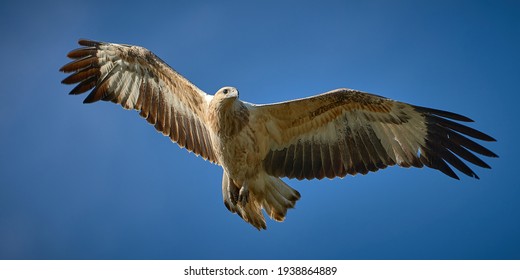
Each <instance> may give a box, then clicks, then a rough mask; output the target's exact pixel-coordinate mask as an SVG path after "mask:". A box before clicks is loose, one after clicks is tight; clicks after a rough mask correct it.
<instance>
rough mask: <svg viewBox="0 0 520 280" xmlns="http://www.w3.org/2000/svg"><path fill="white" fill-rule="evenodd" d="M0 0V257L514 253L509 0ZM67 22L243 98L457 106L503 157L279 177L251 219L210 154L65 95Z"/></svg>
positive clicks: (127, 114) (518, 240) (517, 245)
mask: <svg viewBox="0 0 520 280" xmlns="http://www.w3.org/2000/svg"><path fill="white" fill-rule="evenodd" d="M10 2H12V3H6V2H5V1H4V2H2V4H0V35H1V37H0V38H2V41H1V43H0V48H1V52H0V56H1V57H0V59H1V60H0V61H1V62H2V63H1V64H0V71H1V72H0V74H1V78H0V79H1V81H2V82H1V83H0V117H1V121H0V131H1V137H0V258H2V259H13V258H14V259H518V258H520V203H519V200H520V183H519V181H518V177H517V175H518V174H515V173H516V172H519V171H520V170H519V169H518V164H517V160H518V156H519V152H518V148H517V145H516V144H517V138H518V136H519V135H518V132H517V131H518V129H519V125H518V120H517V114H518V104H519V101H520V98H519V96H518V93H519V90H518V81H519V78H520V71H519V69H520V68H519V65H520V59H519V50H520V43H519V39H520V9H519V4H518V2H517V1H313V2H319V3H320V4H316V3H313V4H309V3H306V2H305V1H257V2H261V3H262V4H260V3H256V4H252V3H249V2H252V1H207V2H201V1H182V2H180V3H178V2H177V1H164V2H153V3H152V2H151V1H119V2H111V3H107V2H108V1H92V0H89V1H61V2H55V3H51V2H46V1H39V2H38V1H33V2H31V3H30V4H28V3H25V2H23V1H10ZM44 2H46V3H44ZM245 2H248V3H247V4H246V3H245ZM79 38H88V39H94V40H101V41H109V42H118V43H128V44H136V45H141V46H144V47H146V48H148V49H150V50H152V51H153V52H155V53H156V54H157V55H158V56H159V57H161V58H162V59H163V60H164V61H166V62H167V63H168V64H169V65H171V66H173V67H174V68H175V69H176V70H177V71H179V72H180V73H181V74H183V75H184V76H185V77H187V78H188V79H190V80H191V81H192V82H194V83H195V84H196V85H198V86H199V87H200V88H201V89H202V90H204V91H206V92H208V93H214V92H215V91H216V90H218V89H219V88H220V87H222V86H225V85H231V86H235V87H237V88H238V89H239V90H240V96H241V98H242V99H243V100H246V101H249V102H254V103H269V102H276V101H284V100H288V99H294V98H300V97H306V96H310V95H314V94H317V93H322V92H325V91H329V90H332V89H335V88H339V87H349V88H354V89H359V90H363V91H367V92H372V93H376V94H379V95H383V96H386V97H389V98H392V99H396V100H400V101H404V102H409V103H412V104H416V105H422V106H428V107H433V108H438V109H444V110H448V111H454V112H457V113H460V114H463V115H466V116H468V117H471V118H473V119H474V120H475V121H476V122H475V123H474V124H472V126H473V127H475V128H477V129H479V130H481V131H484V132H486V133H488V134H490V135H492V136H493V137H495V138H496V139H497V140H498V142H496V143H489V144H488V143H486V146H487V147H488V148H490V149H491V150H493V151H494V152H496V153H497V154H499V155H500V158H499V159H486V161H487V162H488V163H489V164H490V165H491V166H492V167H493V169H492V170H487V169H482V168H478V167H474V170H475V171H476V172H477V174H478V175H479V176H480V177H481V179H480V180H475V179H473V178H468V177H462V176H463V174H460V173H459V175H461V178H462V180H460V181H457V180H453V179H451V178H449V177H447V176H445V175H443V174H442V173H440V172H438V171H436V170H426V169H404V168H397V167H393V168H387V169H386V170H383V171H380V172H377V173H371V174H369V175H366V176H354V177H352V176H349V177H346V178H344V179H335V180H328V179H326V180H322V181H316V180H315V181H297V180H286V182H288V183H289V184H290V185H291V186H292V187H293V188H295V189H297V190H298V191H300V193H301V194H302V198H301V200H300V201H299V202H298V204H297V205H296V209H293V210H290V211H289V213H288V216H287V219H286V221H285V222H283V223H278V222H274V221H271V220H269V221H268V224H267V226H268V230H267V231H261V232H260V231H257V230H256V229H254V228H253V227H252V226H250V225H248V224H246V223H245V222H243V221H242V220H241V219H240V218H239V217H238V216H237V215H233V214H231V213H230V212H228V211H227V209H226V208H225V207H224V204H223V202H222V196H221V176H222V172H221V168H220V167H218V166H216V165H212V164H210V163H208V162H205V161H204V160H202V159H201V158H197V157H195V156H194V155H193V154H189V153H188V152H186V151H185V150H183V149H180V148H179V147H178V146H177V145H176V144H173V143H171V142H170V141H169V139H168V138H166V137H163V136H162V135H161V134H159V133H157V132H155V130H154V128H153V127H152V126H150V125H148V124H147V123H146V121H145V120H143V119H142V118H140V117H139V116H138V113H137V112H134V111H126V110H123V109H122V108H121V107H119V106H115V105H114V104H112V103H101V102H98V103H96V104H90V105H84V104H82V100H83V98H84V96H81V97H78V96H68V95H67V93H68V92H69V91H70V90H71V89H72V87H71V86H65V85H62V84H60V81H61V80H62V79H63V78H65V77H66V76H65V75H64V74H63V73H60V72H59V71H58V69H59V68H60V67H61V66H62V65H63V64H65V63H67V62H68V61H69V60H68V59H67V58H66V56H65V55H66V53H67V52H68V51H70V50H71V49H74V48H76V47H77V44H76V42H77V40H78V39H79Z"/></svg>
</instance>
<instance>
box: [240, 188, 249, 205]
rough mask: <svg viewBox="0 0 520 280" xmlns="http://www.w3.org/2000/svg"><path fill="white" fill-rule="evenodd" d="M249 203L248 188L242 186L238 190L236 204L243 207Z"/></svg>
mask: <svg viewBox="0 0 520 280" xmlns="http://www.w3.org/2000/svg"><path fill="white" fill-rule="evenodd" d="M248 201H249V188H248V187H247V186H242V188H240V192H239V193H238V202H239V203H240V204H242V205H243V206H245V205H246V204H247V202H248Z"/></svg>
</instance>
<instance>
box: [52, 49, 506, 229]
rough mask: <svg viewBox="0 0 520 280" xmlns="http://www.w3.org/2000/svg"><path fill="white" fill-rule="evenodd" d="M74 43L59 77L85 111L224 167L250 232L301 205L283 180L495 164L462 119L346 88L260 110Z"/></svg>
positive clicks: (124, 54) (154, 61)
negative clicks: (138, 123)
mask: <svg viewBox="0 0 520 280" xmlns="http://www.w3.org/2000/svg"><path fill="white" fill-rule="evenodd" d="M79 44H80V45H81V46H83V47H81V48H78V49H75V50H73V51H71V52H69V53H68V57H69V58H71V59H73V61H72V62H70V63H68V64H66V65H65V66H63V67H61V69H60V71H63V72H65V73H72V74H71V75H70V76H68V77H67V78H65V79H64V80H63V81H62V83H64V84H76V83H79V84H78V85H77V86H76V87H75V88H74V89H72V91H71V92H70V94H74V95H75V94H81V93H84V92H86V91H89V90H92V91H91V92H90V94H89V95H88V96H87V97H86V99H85V100H84V103H93V102H96V101H99V100H104V101H112V102H114V103H118V104H121V106H122V107H124V108H125V109H134V110H137V111H139V114H140V115H141V116H142V117H143V118H145V119H146V120H147V121H148V122H149V123H150V124H152V125H153V126H154V127H155V128H156V129H157V130H158V131H159V132H161V133H162V134H164V135H165V136H168V137H170V139H171V140H172V141H173V142H175V143H177V144H178V145H179V146H180V147H183V148H186V149H187V150H189V151H191V152H193V153H194V154H196V155H198V156H201V157H202V158H204V159H205V160H208V161H210V162H212V163H215V164H218V165H220V166H222V169H223V176H222V196H223V199H224V204H225V206H226V207H227V209H228V210H229V211H231V212H232V213H237V214H238V215H239V216H240V217H241V218H242V219H244V220H245V221H246V222H248V223H250V224H251V225H253V226H254V227H256V228H257V229H265V228H266V223H265V219H264V215H263V214H262V209H264V211H265V212H266V213H267V214H268V215H269V217H271V218H272V219H274V220H276V221H283V220H284V219H285V215H286V213H287V209H289V208H293V207H294V205H295V203H296V201H297V200H298V199H299V198H300V194H299V193H298V191H296V190H294V189H293V188H291V187H290V186H288V185H287V184H286V183H285V182H284V181H282V180H281V179H280V178H281V177H287V178H296V179H298V180H302V179H308V180H310V179H323V178H334V177H344V176H346V175H347V174H350V175H355V174H357V173H360V174H367V173H368V172H369V171H372V172H374V171H377V170H379V169H384V168H386V167H387V166H391V165H396V164H397V165H399V166H402V167H412V166H413V167H423V166H427V167H430V168H434V169H438V170H440V171H441V172H443V173H444V174H446V175H448V176H450V177H452V178H455V179H458V176H457V174H455V172H454V171H453V170H452V169H451V168H450V165H451V167H454V168H456V169H458V170H459V171H460V172H462V173H464V174H466V175H467V176H470V177H474V178H477V179H478V176H477V174H475V173H474V172H473V170H471V168H469V167H468V166H467V165H466V164H465V163H464V162H463V161H462V160H461V159H464V160H466V161H468V162H470V163H472V164H475V165H477V166H480V167H483V168H490V166H489V165H488V164H486V163H485V162H484V161H482V160H481V159H480V158H479V157H477V156H476V155H475V154H474V153H478V154H480V155H483V156H488V157H497V155H496V154H494V153H493V152H491V151H490V150H488V149H487V148H485V147H483V146H482V145H480V144H478V143H476V142H474V141H473V140H470V139H469V137H472V138H475V139H479V140H483V141H495V139H493V138H492V137H491V136H488V135H487V134H484V133H482V132H480V131H478V130H475V129H473V128H470V127H468V126H465V125H462V124H460V123H459V122H472V120H471V119H469V118H467V117H465V116H462V115H459V114H455V113H451V112H447V111H442V110H436V109H430V108H425V107H420V106H415V105H410V104H407V103H403V102H399V101H394V100H391V99H388V98H385V97H382V96H378V95H374V94H370V93H366V92H362V91H358V90H352V89H347V88H341V89H336V90H332V91H329V92H326V93H323V94H320V95H316V96H312V97H307V98H302V99H297V100H291V101H286V102H280V103H273V104H265V105H257V104H252V103H248V102H244V101H241V100H240V99H239V98H238V97H239V93H238V90H237V89H236V88H233V87H223V88H221V89H220V90H218V91H217V92H216V93H215V95H209V94H206V93H205V92H204V91H202V90H200V89H199V88H197V87H196V86H195V85H194V84H192V83H191V82H190V81H188V80H187V79H186V78H184V77H183V76H181V75H180V74H179V73H177V72H176V71H175V70H174V69H172V68H171V67H169V66H168V65H167V64H166V63H165V62H163V61H162V60H161V59H160V58H158V57H157V56H156V55H154V54H153V53H152V52H150V51H149V50H147V49H145V48H142V47H138V46H131V45H123V44H113V43H103V42H96V41H89V40H80V41H79ZM457 121H458V122H457Z"/></svg>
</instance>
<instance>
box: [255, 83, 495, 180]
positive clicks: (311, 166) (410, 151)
mask: <svg viewBox="0 0 520 280" xmlns="http://www.w3.org/2000/svg"><path fill="white" fill-rule="evenodd" d="M253 111H254V112H255V114H257V116H259V117H261V118H263V125H264V126H265V131H266V132H267V134H268V136H269V137H268V139H269V140H268V141H267V149H266V150H267V152H266V156H265V158H264V159H263V165H264V168H265V171H266V172H267V173H268V174H270V175H273V176H277V177H288V178H297V179H300V180H301V179H313V178H318V179H322V178H324V177H328V178H333V177H344V176H346V175H347V174H352V175H354V174H356V173H361V174H366V173H368V172H369V171H377V170H379V169H383V168H385V167H387V166H391V165H395V164H397V165H399V166H402V167H411V166H413V167H423V166H427V167H430V168H434V169H438V170H440V171H442V172H443V173H445V174H446V175H448V176H450V177H453V178H455V179H458V176H457V174H455V172H454V171H453V170H452V169H451V168H450V165H451V166H453V167H455V168H456V169H458V170H459V171H461V172H462V173H464V174H466V175H468V176H471V177H475V178H478V176H477V175H476V174H475V172H473V170H471V168H469V167H468V166H467V165H466V164H465V163H464V162H463V161H462V160H461V158H462V159H464V160H466V161H468V162H470V163H473V164H475V165H477V166H480V167H484V168H490V167H489V165H487V164H486V163H485V162H484V161H482V160H481V159H480V158H479V157H477V156H476V155H475V154H474V153H478V154H481V155H484V156H488V157H497V155H496V154H494V153H493V152H491V151H490V150H488V149H486V148H485V147H483V146H481V145H480V144H478V143H476V142H474V141H473V140H470V139H469V138H468V136H469V137H472V138H476V139H479V140H483V141H495V139H493V138H492V137H490V136H489V135H486V134H484V133H482V132H480V131H477V130H475V129H473V128H470V127H468V126H465V125H462V124H460V123H458V122H455V121H459V122H472V120H471V119H469V118H467V117H464V116H461V115H459V114H455V113H451V112H446V111H441V110H436V109H430V108H424V107H419V106H414V105H410V104H406V103H402V102H398V101H394V100H390V99H387V98H384V97H381V96H377V95H373V94H369V93H365V92H361V91H356V90H351V89H338V90H334V91H331V92H327V93H324V94H321V95H317V96H313V97H309V98H304V99H299V100H293V101H288V102H282V103H275V104H267V105H257V106H255V108H254V110H253Z"/></svg>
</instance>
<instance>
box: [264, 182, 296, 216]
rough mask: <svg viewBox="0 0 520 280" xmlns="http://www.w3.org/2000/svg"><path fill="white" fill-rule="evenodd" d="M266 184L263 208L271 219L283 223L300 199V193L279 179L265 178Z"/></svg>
mask: <svg viewBox="0 0 520 280" xmlns="http://www.w3.org/2000/svg"><path fill="white" fill-rule="evenodd" d="M264 182H265V185H264V188H263V193H262V196H261V197H262V198H263V199H262V202H261V204H262V207H263V208H264V209H265V212H266V213H267V214H268V215H269V217H271V219H274V220H276V221H278V222H281V221H283V220H284V219H285V215H286V214H287V210H288V209H290V208H294V205H295V204H296V201H298V199H300V193H299V192H298V191H297V190H295V189H293V188H291V187H290V186H289V185H287V184H286V183H285V182H284V181H282V180H281V179H280V178H277V177H273V176H264Z"/></svg>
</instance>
